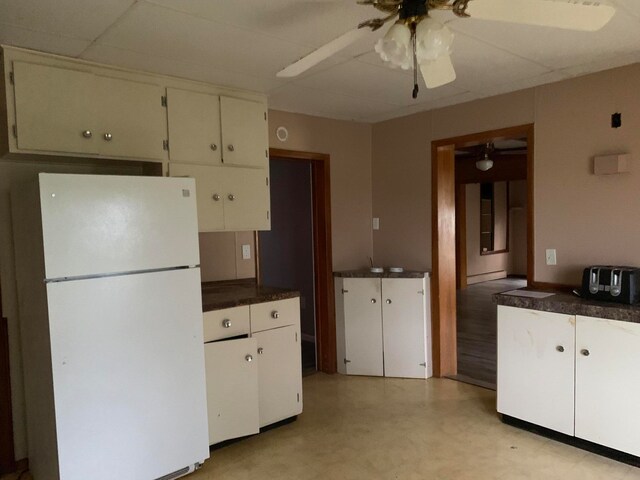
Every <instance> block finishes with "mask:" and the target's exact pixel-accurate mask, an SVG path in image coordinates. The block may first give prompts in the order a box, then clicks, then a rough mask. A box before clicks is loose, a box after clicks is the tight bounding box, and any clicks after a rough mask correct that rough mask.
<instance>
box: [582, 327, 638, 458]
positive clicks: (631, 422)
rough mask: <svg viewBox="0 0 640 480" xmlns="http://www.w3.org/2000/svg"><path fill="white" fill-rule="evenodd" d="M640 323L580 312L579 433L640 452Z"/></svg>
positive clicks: (610, 444) (587, 437)
mask: <svg viewBox="0 0 640 480" xmlns="http://www.w3.org/2000/svg"><path fill="white" fill-rule="evenodd" d="M639 365H640V324H637V323H629V322H619V321H615V320H603V319H599V318H590V317H580V316H579V317H578V318H577V326H576V437H579V438H582V439H585V440H588V441H590V442H594V443H597V444H600V445H604V446H606V447H610V448H614V449H616V450H620V451H622V452H626V453H629V454H631V455H635V456H640V415H638V399H639V398H640V369H639V368H638V366H639Z"/></svg>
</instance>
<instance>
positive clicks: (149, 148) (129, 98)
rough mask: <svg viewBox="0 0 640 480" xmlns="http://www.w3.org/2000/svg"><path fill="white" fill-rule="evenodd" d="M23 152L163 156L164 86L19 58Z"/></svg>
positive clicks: (16, 71) (16, 67)
mask: <svg viewBox="0 0 640 480" xmlns="http://www.w3.org/2000/svg"><path fill="white" fill-rule="evenodd" d="M13 82H14V95H15V112H16V130H15V132H14V135H15V136H16V140H17V146H18V149H19V150H24V151H27V152H29V151H37V152H38V153H45V154H58V155H59V154H69V155H74V156H79V155H100V156H104V157H109V158H119V157H121V158H130V159H144V160H162V159H163V158H164V157H165V156H166V153H165V152H164V149H163V141H164V140H166V116H165V115H166V114H165V112H164V108H163V106H162V93H163V90H162V88H161V87H160V86H158V85H154V84H149V83H142V82H137V81H131V80H125V79H120V78H110V77H106V76H100V75H96V74H94V73H90V72H83V71H78V70H73V69H69V68H59V67H55V66H49V65H37V64H32V63H28V62H14V64H13Z"/></svg>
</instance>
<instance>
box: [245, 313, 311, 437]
mask: <svg viewBox="0 0 640 480" xmlns="http://www.w3.org/2000/svg"><path fill="white" fill-rule="evenodd" d="M252 338H253V339H254V340H255V341H256V342H257V350H256V353H257V354H258V355H257V356H258V371H259V375H258V386H259V399H260V401H259V407H258V410H259V412H260V426H261V427H264V426H265V425H270V424H272V423H275V422H279V421H280V420H284V419H286V418H290V417H293V416H295V415H299V414H300V413H302V356H301V351H300V332H299V326H298V325H290V326H288V327H281V328H274V329H272V330H265V331H262V332H258V333H253V334H252Z"/></svg>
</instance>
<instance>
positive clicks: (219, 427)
mask: <svg viewBox="0 0 640 480" xmlns="http://www.w3.org/2000/svg"><path fill="white" fill-rule="evenodd" d="M256 345H257V344H256V339H255V338H243V339H238V340H223V341H219V342H211V343H206V344H205V345H204V359H205V373H206V378H207V411H208V415H209V444H210V445H213V444H215V443H220V442H223V441H225V440H229V439H231V438H238V437H244V436H246V435H252V434H254V433H258V431H259V427H258V421H259V420H258V361H257V360H258V359H257V354H256V348H257V347H256Z"/></svg>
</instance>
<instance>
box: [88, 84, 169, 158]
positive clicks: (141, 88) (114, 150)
mask: <svg viewBox="0 0 640 480" xmlns="http://www.w3.org/2000/svg"><path fill="white" fill-rule="evenodd" d="M96 79H97V88H96V91H95V92H94V95H93V98H94V100H95V102H96V105H97V106H98V111H99V119H100V122H99V131H97V132H95V133H96V134H97V137H98V138H97V139H96V140H97V141H98V153H100V155H104V156H106V157H124V158H140V159H148V160H163V159H164V158H166V152H165V150H164V149H163V141H164V140H166V138H167V124H166V114H165V111H164V107H163V106H162V96H163V94H164V91H163V89H162V87H160V86H158V85H153V84H149V83H142V82H135V81H131V80H123V79H119V78H111V77H100V76H96Z"/></svg>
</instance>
